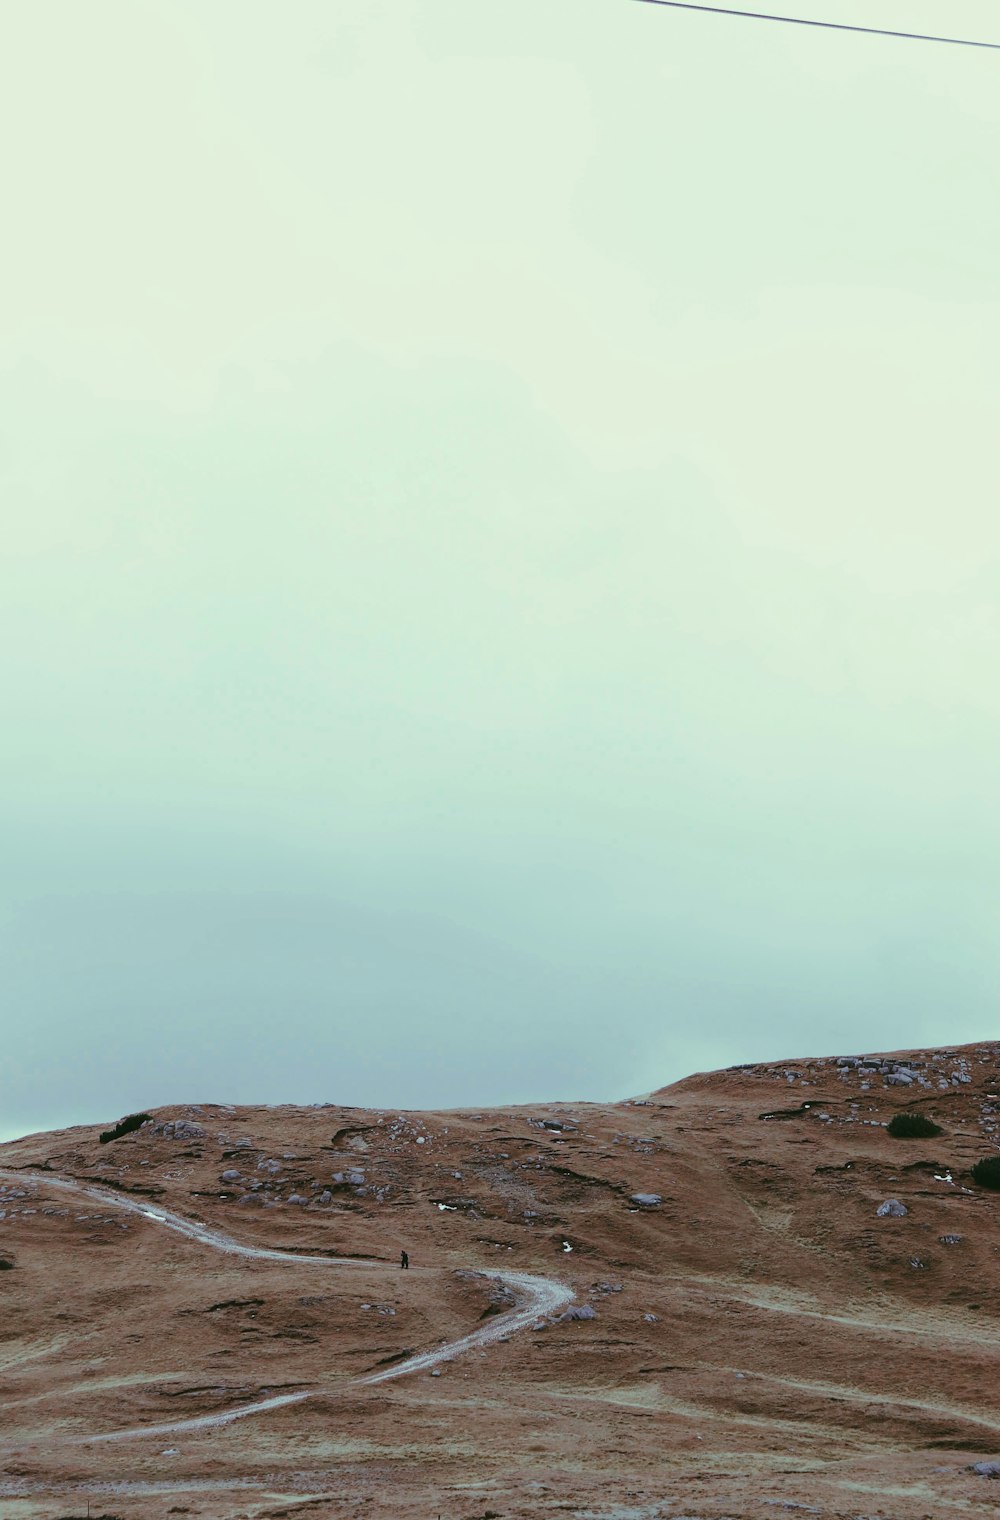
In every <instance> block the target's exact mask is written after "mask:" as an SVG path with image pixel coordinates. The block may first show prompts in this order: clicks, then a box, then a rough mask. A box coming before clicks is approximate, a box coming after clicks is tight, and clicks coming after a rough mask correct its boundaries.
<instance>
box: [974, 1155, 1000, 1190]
mask: <svg viewBox="0 0 1000 1520" xmlns="http://www.w3.org/2000/svg"><path fill="white" fill-rule="evenodd" d="M972 1180H973V1182H978V1183H979V1186H980V1187H984V1188H992V1189H993V1191H994V1192H995V1193H1000V1156H986V1157H985V1158H984V1159H983V1160H982V1161H977V1162H976V1164H975V1166H974V1167H973V1168H972Z"/></svg>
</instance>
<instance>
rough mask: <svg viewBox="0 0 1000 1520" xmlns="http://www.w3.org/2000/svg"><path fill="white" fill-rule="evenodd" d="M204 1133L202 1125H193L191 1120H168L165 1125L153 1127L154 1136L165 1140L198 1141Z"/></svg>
mask: <svg viewBox="0 0 1000 1520" xmlns="http://www.w3.org/2000/svg"><path fill="white" fill-rule="evenodd" d="M204 1133H205V1131H204V1130H203V1129H202V1127H201V1125H200V1124H192V1122H191V1120H190V1119H167V1120H166V1122H165V1123H164V1124H154V1125H153V1134H154V1135H160V1136H161V1137H162V1138H163V1139H164V1140H197V1139H199V1138H200V1137H201V1136H202V1135H204Z"/></svg>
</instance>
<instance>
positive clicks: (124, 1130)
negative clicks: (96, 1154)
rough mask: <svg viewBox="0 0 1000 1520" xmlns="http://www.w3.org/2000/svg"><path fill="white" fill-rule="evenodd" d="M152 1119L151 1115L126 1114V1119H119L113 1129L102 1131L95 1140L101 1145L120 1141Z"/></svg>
mask: <svg viewBox="0 0 1000 1520" xmlns="http://www.w3.org/2000/svg"><path fill="white" fill-rule="evenodd" d="M151 1117H152V1115H151V1114H128V1115H127V1116H126V1118H124V1119H119V1121H118V1123H117V1124H116V1125H115V1127H114V1129H106V1130H104V1131H103V1132H102V1133H101V1134H100V1135H99V1136H98V1137H97V1138H98V1139H99V1140H100V1142H101V1144H102V1145H107V1144H108V1142H109V1141H110V1140H120V1139H121V1137H122V1135H131V1134H133V1133H134V1132H135V1130H137V1129H141V1128H142V1126H143V1125H144V1124H145V1123H146V1122H147V1121H148V1120H149V1119H150V1118H151Z"/></svg>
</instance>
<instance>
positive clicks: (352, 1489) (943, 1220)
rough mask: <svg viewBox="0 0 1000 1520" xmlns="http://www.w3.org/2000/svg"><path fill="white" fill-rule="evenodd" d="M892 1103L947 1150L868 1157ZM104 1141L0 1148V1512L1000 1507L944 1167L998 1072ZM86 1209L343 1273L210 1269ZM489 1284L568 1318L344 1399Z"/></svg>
mask: <svg viewBox="0 0 1000 1520" xmlns="http://www.w3.org/2000/svg"><path fill="white" fill-rule="evenodd" d="M902 1111H905V1112H919V1113H924V1114H926V1115H928V1116H930V1117H932V1118H934V1119H935V1120H936V1121H937V1123H938V1124H940V1125H941V1127H942V1131H943V1132H942V1133H941V1134H940V1135H939V1136H937V1137H936V1138H934V1139H931V1140H900V1139H893V1138H892V1137H891V1136H889V1135H888V1134H887V1132H886V1129H885V1125H886V1123H887V1122H888V1120H889V1119H890V1118H891V1117H892V1116H893V1114H894V1113H897V1112H902ZM178 1121H180V1123H179V1124H178ZM110 1123H113V1119H112V1120H109V1124H110ZM104 1127H105V1126H95V1127H93V1128H76V1129H71V1130H62V1131H56V1132H54V1133H51V1134H44V1135H34V1136H31V1137H28V1138H26V1139H24V1140H20V1141H16V1142H13V1143H11V1144H8V1145H6V1146H2V1147H0V1168H2V1169H3V1172H4V1176H3V1177H2V1178H0V1259H3V1260H5V1261H6V1262H8V1263H10V1264H11V1267H12V1269H11V1270H8V1271H0V1310H2V1312H0V1378H2V1381H0V1410H2V1425H0V1459H2V1464H0V1465H2V1472H3V1477H2V1478H0V1514H2V1516H3V1520H19V1517H24V1520H28V1517H31V1520H42V1517H44V1520H56V1517H60V1516H68V1515H74V1516H75V1515H82V1514H85V1513H86V1504H87V1500H88V1499H89V1501H90V1505H91V1511H92V1513H93V1514H94V1515H100V1514H102V1513H105V1512H106V1513H107V1514H109V1515H115V1516H121V1517H123V1520H126V1517H127V1520H153V1517H160V1516H165V1515H168V1514H169V1515H173V1514H177V1515H189V1516H192V1517H195V1516H197V1517H204V1520H231V1517H232V1520H235V1517H237V1516H247V1517H249V1516H254V1517H256V1516H272V1515H273V1516H277V1515H285V1514H287V1515H297V1514H299V1513H302V1514H303V1515H308V1516H310V1517H312V1516H316V1517H325V1516H330V1517H333V1516H337V1517H340V1516H348V1515H350V1516H355V1515H358V1514H367V1515H371V1516H381V1515H386V1516H389V1515H392V1516H400V1517H402V1516H415V1517H417V1516H419V1517H421V1520H427V1517H434V1516H437V1515H441V1516H442V1517H445V1516H447V1517H461V1520H470V1517H473V1516H483V1515H484V1514H486V1513H487V1512H492V1513H494V1514H496V1515H499V1516H504V1517H508V1516H509V1517H536V1516H539V1517H540V1516H548V1515H557V1514H564V1513H566V1514H574V1513H577V1514H580V1515H581V1516H584V1515H586V1516H593V1517H598V1516H600V1517H609V1520H612V1517H615V1520H657V1517H663V1520H666V1517H668V1516H669V1517H676V1516H680V1515H684V1516H689V1517H694V1516H697V1517H703V1520H719V1517H722V1516H732V1517H743V1516H754V1517H757V1516H771V1517H773V1516H776V1515H780V1514H781V1513H782V1512H783V1511H788V1512H791V1513H794V1511H795V1510H797V1509H800V1508H801V1507H802V1506H807V1507H808V1508H809V1510H810V1511H811V1512H813V1513H816V1514H819V1515H822V1516H829V1517H833V1516H838V1517H840V1516H842V1517H847V1516H850V1517H869V1516H881V1517H886V1520H890V1517H891V1520H897V1517H898V1520H911V1517H913V1520H917V1517H920V1520H923V1517H927V1516H933V1517H935V1520H937V1517H938V1516H946V1515H947V1516H951V1515H956V1516H960V1515H962V1514H967V1515H983V1516H986V1515H987V1514H993V1513H995V1510H996V1504H997V1500H998V1499H1000V1480H997V1481H992V1480H991V1479H990V1478H989V1477H987V1476H981V1475H979V1474H977V1473H976V1472H974V1471H973V1470H971V1469H972V1467H973V1465H974V1464H976V1463H982V1462H990V1461H995V1462H1000V1228H998V1226H1000V1193H991V1192H989V1191H987V1190H985V1189H983V1188H981V1187H977V1186H976V1185H975V1184H974V1183H973V1182H972V1180H971V1177H970V1175H969V1171H970V1168H971V1166H972V1165H973V1164H974V1162H975V1161H977V1160H978V1159H980V1158H982V1157H984V1156H989V1155H995V1154H997V1153H998V1152H1000V1045H996V1044H989V1045H977V1046H966V1047H963V1048H961V1049H957V1050H952V1051H942V1050H936V1051H908V1052H902V1053H896V1054H895V1055H893V1056H892V1057H886V1058H881V1057H873V1058H870V1059H869V1060H868V1061H867V1064H863V1065H862V1064H842V1063H838V1061H837V1059H836V1058H833V1057H831V1058H827V1059H822V1060H820V1059H814V1060H799V1061H788V1062H782V1063H779V1064H777V1065H774V1066H748V1067H741V1068H738V1069H733V1070H727V1071H721V1072H712V1073H708V1074H703V1075H699V1076H695V1077H691V1078H688V1079H687V1080H685V1081H683V1082H679V1083H677V1084H675V1085H674V1086H672V1087H667V1088H663V1089H661V1090H660V1091H657V1092H654V1093H652V1094H650V1095H648V1096H647V1097H645V1098H643V1099H633V1100H631V1101H628V1102H624V1103H619V1104H611V1105H606V1106H605V1105H598V1104H589V1103H554V1104H550V1105H547V1106H538V1107H530V1108H527V1107H526V1108H505V1109H503V1110H493V1111H482V1112H471V1111H469V1112H466V1111H452V1112H442V1113H396V1112H392V1111H384V1112H374V1111H366V1110H361V1109H352V1108H345V1107H342V1106H340V1105H335V1104H329V1105H326V1106H324V1107H318V1108H294V1107H277V1108H240V1107H236V1108H233V1107H229V1106H220V1105H213V1104H203V1105H194V1106H191V1107H189V1108H171V1109H159V1110H157V1111H156V1112H155V1113H154V1114H152V1115H151V1118H150V1122H148V1123H146V1124H145V1125H143V1126H142V1127H141V1128H139V1129H138V1130H136V1131H135V1132H134V1133H131V1134H127V1135H124V1136H122V1137H121V1138H119V1139H115V1140H112V1141H111V1142H110V1143H107V1144H101V1143H100V1141H99V1134H100V1131H101V1129H102V1128H104ZM46 1172H47V1173H49V1174H50V1175H49V1177H44V1176H40V1175H39V1174H40V1173H46ZM12 1174H16V1175H12ZM64 1179H76V1180H77V1181H78V1182H79V1183H81V1184H83V1185H85V1186H88V1187H91V1188H95V1187H96V1188H97V1189H98V1190H99V1196H97V1197H95V1196H93V1194H90V1195H87V1194H85V1193H81V1192H71V1191H67V1190H66V1189H65V1188H60V1187H59V1186H58V1183H59V1181H60V1180H64ZM108 1195H116V1196H118V1197H119V1198H122V1199H125V1200H128V1201H131V1202H133V1203H135V1202H140V1203H143V1204H145V1205H147V1206H148V1208H149V1210H150V1212H151V1213H155V1211H156V1210H157V1208H162V1209H164V1210H171V1211H173V1212H174V1213H176V1214H178V1215H180V1216H182V1217H183V1218H185V1219H193V1220H197V1221H201V1222H203V1223H204V1224H205V1225H206V1226H209V1227H211V1228H213V1229H216V1230H220V1231H223V1232H225V1233H226V1234H227V1235H229V1236H232V1237H234V1238H235V1239H236V1240H237V1241H240V1242H245V1243H246V1244H248V1245H252V1246H256V1247H260V1246H267V1247H273V1248H278V1249H282V1250H285V1251H290V1252H298V1253H311V1254H314V1255H321V1256H322V1255H330V1254H332V1255H338V1256H348V1257H355V1258H374V1259H375V1260H374V1263H373V1262H372V1261H368V1262H365V1263H364V1264H355V1265H346V1266H344V1265H330V1266H327V1265H325V1264H324V1263H323V1262H321V1261H320V1262H317V1261H311V1262H301V1263H288V1262H283V1261H259V1260H247V1259H242V1258H240V1257H238V1256H232V1255H225V1254H223V1253H222V1252H220V1251H217V1250H214V1249H212V1248H210V1247H209V1246H206V1245H204V1244H202V1243H200V1242H198V1241H197V1240H193V1239H188V1238H185V1237H184V1236H182V1235H179V1234H177V1233H175V1232H173V1231H172V1230H169V1229H166V1228H165V1227H164V1226H163V1224H162V1223H161V1222H160V1221H159V1220H157V1219H154V1218H146V1217H143V1216H142V1215H141V1214H138V1213H136V1212H134V1211H132V1212H126V1211H123V1210H122V1209H120V1208H116V1207H115V1206H114V1205H113V1203H112V1202H110V1201H108ZM643 1200H645V1201H643ZM890 1200H895V1201H896V1202H898V1203H899V1204H901V1205H902V1206H903V1207H904V1208H905V1210H906V1211H907V1212H906V1213H905V1214H903V1213H899V1214H898V1215H894V1214H893V1213H889V1214H883V1215H880V1214H879V1213H878V1210H879V1208H880V1206H881V1205H883V1204H884V1203H886V1202H888V1201H890ZM403 1248H405V1249H406V1250H407V1251H408V1252H409V1254H410V1258H411V1261H412V1268H411V1270H410V1271H409V1272H408V1273H405V1274H404V1273H402V1272H401V1271H400V1270H399V1252H400V1250H401V1249H403ZM379 1263H382V1265H379ZM497 1272H520V1273H532V1274H536V1275H539V1276H543V1277H547V1278H554V1279H558V1280H559V1281H561V1282H564V1283H566V1284H568V1285H569V1286H570V1287H571V1288H572V1289H573V1290H574V1291H575V1294H576V1301H577V1304H578V1305H585V1306H592V1307H593V1309H594V1310H595V1311H596V1314H595V1317H593V1318H590V1319H584V1320H564V1321H560V1322H557V1323H552V1322H551V1317H549V1319H546V1320H545V1321H543V1322H541V1323H540V1324H539V1327H538V1328H527V1329H523V1330H519V1331H518V1332H517V1333H514V1334H511V1335H510V1336H509V1338H506V1339H504V1340H501V1341H499V1342H498V1343H496V1344H493V1345H488V1346H477V1347H475V1348H473V1349H472V1350H470V1351H468V1352H467V1353H466V1354H465V1355H464V1356H460V1357H457V1358H455V1359H454V1360H450V1361H445V1362H443V1363H442V1364H440V1365H439V1366H437V1367H435V1368H432V1369H430V1370H425V1371H417V1372H412V1373H409V1374H407V1375H405V1376H401V1377H400V1378H399V1379H398V1380H397V1381H389V1382H384V1383H380V1384H378V1385H376V1386H373V1387H364V1386H358V1385H357V1384H355V1385H353V1386H351V1380H352V1379H355V1378H358V1377H361V1376H364V1375H366V1374H370V1373H372V1372H375V1371H378V1370H379V1369H387V1368H390V1367H392V1366H393V1364H394V1359H400V1360H401V1359H402V1358H403V1357H404V1356H405V1355H407V1354H409V1353H416V1352H422V1351H426V1350H428V1349H433V1348H435V1347H438V1346H440V1345H441V1344H442V1343H444V1342H447V1341H451V1340H453V1339H457V1338H458V1337H461V1336H463V1335H464V1334H466V1333H467V1332H468V1331H470V1330H474V1329H476V1328H477V1327H479V1326H481V1325H486V1324H490V1323H492V1321H493V1320H494V1319H495V1318H496V1317H497V1316H499V1315H502V1314H504V1313H505V1312H507V1311H508V1310H509V1308H510V1305H511V1302H512V1299H511V1295H510V1292H509V1291H508V1290H507V1289H505V1288H504V1286H503V1285H502V1284H501V1283H499V1282H497V1281H496V1280H494V1278H493V1277H492V1275H491V1274H494V1273H497ZM310 1390H315V1392H314V1393H313V1396H311V1397H310V1398H308V1399H305V1400H303V1401H302V1402H299V1403H294V1404H290V1405H287V1406H285V1407H283V1408H275V1409H274V1410H272V1411H269V1412H264V1413H260V1414H255V1415H252V1416H248V1417H246V1418H243V1419H239V1420H236V1421H234V1422H233V1423H230V1424H224V1425H221V1426H216V1427H212V1428H207V1429H202V1430H193V1431H192V1430H187V1431H182V1432H179V1433H177V1434H176V1436H172V1435H169V1434H161V1435H153V1436H147V1437H146V1438H143V1439H138V1438H130V1439H127V1440H122V1441H117V1442H113V1441H104V1440H102V1441H97V1440H93V1439H92V1438H93V1437H96V1436H105V1435H109V1434H113V1433H115V1432H121V1431H127V1430H132V1429H135V1428H140V1427H149V1426H160V1425H166V1424H169V1423H170V1422H172V1421H176V1420H186V1419H189V1418H190V1417H192V1416H197V1415H208V1414H213V1413H219V1412H225V1411H227V1410H234V1409H236V1408H238V1407H239V1406H240V1405H241V1404H245V1403H248V1402H252V1401H255V1400H257V1399H259V1398H267V1397H269V1396H270V1395H281V1394H283V1393H298V1392H306V1391H310Z"/></svg>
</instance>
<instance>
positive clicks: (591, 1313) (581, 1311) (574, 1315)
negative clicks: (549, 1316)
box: [555, 1304, 597, 1325]
mask: <svg viewBox="0 0 1000 1520" xmlns="http://www.w3.org/2000/svg"><path fill="white" fill-rule="evenodd" d="M596 1318H597V1310H596V1309H594V1308H593V1307H592V1306H591V1305H590V1304H574V1305H573V1306H572V1308H570V1309H567V1310H566V1312H565V1314H560V1315H559V1316H558V1318H557V1319H556V1321H555V1323H556V1324H557V1325H564V1324H566V1322H567V1321H568V1320H574V1319H596Z"/></svg>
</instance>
